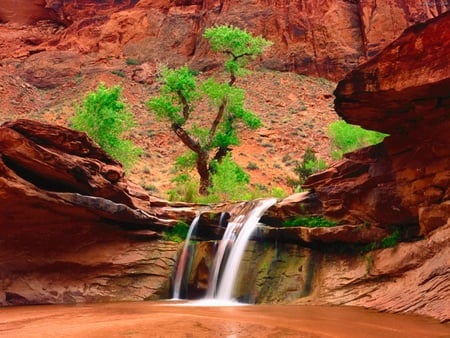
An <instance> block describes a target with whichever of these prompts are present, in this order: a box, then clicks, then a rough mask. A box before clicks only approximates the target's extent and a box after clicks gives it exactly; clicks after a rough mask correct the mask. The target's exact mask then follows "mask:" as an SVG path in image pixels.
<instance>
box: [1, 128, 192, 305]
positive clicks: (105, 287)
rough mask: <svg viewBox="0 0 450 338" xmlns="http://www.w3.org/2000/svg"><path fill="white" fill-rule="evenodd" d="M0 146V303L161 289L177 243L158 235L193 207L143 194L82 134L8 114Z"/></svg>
mask: <svg viewBox="0 0 450 338" xmlns="http://www.w3.org/2000/svg"><path fill="white" fill-rule="evenodd" d="M0 154H1V155H0V237H1V246H0V256H1V257H2V258H1V261H2V269H1V271H0V281H1V282H0V304H1V305H13V304H34V303H36V304H45V303H62V302H64V303H72V302H87V301H90V302H97V301H117V300H142V299H147V298H161V297H167V296H168V295H169V294H168V292H169V284H170V283H169V280H170V276H171V274H172V269H173V267H174V264H175V260H176V255H177V249H178V245H177V244H176V243H171V242H164V241H157V239H158V238H160V236H161V233H160V230H162V229H165V228H168V227H170V226H171V225H173V224H174V223H176V222H177V221H178V220H181V219H185V220H187V221H188V220H189V219H191V218H192V217H193V214H194V211H193V210H192V208H187V207H185V206H182V205H180V206H179V207H175V206H169V205H168V204H167V202H164V201H158V200H157V199H155V198H153V197H151V196H148V195H147V194H146V193H145V192H144V191H143V190H142V189H141V188H139V187H138V186H135V185H134V184H132V183H131V182H129V181H127V180H126V179H125V177H124V172H123V169H122V167H121V165H120V164H119V163H118V162H117V161H115V160H114V159H112V158H111V157H110V156H109V155H107V154H106V153H105V152H104V151H103V150H102V149H100V148H99V147H98V146H97V145H96V144H94V143H93V142H92V141H91V140H90V139H88V138H87V136H86V134H85V133H81V132H77V131H73V130H70V129H67V128H63V127H57V126H50V125H47V124H42V123H38V122H35V121H29V120H18V121H15V122H9V123H6V124H4V125H2V126H1V127H0ZM183 215H184V216H183Z"/></svg>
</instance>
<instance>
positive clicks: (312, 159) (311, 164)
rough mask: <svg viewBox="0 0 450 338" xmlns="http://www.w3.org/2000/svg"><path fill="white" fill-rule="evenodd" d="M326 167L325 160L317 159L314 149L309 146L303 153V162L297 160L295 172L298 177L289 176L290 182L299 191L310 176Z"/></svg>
mask: <svg viewBox="0 0 450 338" xmlns="http://www.w3.org/2000/svg"><path fill="white" fill-rule="evenodd" d="M326 167H327V164H326V163H325V161H324V160H322V159H317V157H316V154H315V153H314V150H312V149H311V148H309V147H308V148H306V150H305V153H304V154H303V158H302V162H301V163H300V162H299V161H295V168H294V173H296V174H297V177H298V178H295V179H294V178H288V184H289V185H290V186H292V187H293V188H294V189H295V190H296V191H297V190H298V189H299V188H300V187H301V185H302V184H303V183H304V182H305V180H306V179H307V178H308V177H309V176H311V175H312V174H314V173H316V172H319V171H321V170H323V169H325V168H326Z"/></svg>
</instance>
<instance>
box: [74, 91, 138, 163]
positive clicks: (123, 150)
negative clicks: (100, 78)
mask: <svg viewBox="0 0 450 338" xmlns="http://www.w3.org/2000/svg"><path fill="white" fill-rule="evenodd" d="M121 94H122V87H121V86H113V87H111V88H107V87H106V86H105V85H104V84H103V83H102V84H100V85H99V86H98V88H97V91H95V92H90V93H88V94H87V95H86V97H85V98H84V99H83V102H82V104H81V106H76V114H75V116H74V117H73V119H72V127H73V128H74V129H77V130H80V131H84V132H86V133H87V134H88V135H89V137H90V138H92V139H93V140H94V141H95V142H97V143H98V145H99V146H100V147H102V148H103V149H104V150H105V151H106V152H107V153H109V154H110V155H111V156H112V157H114V158H116V159H117V160H119V161H120V162H122V164H123V165H124V167H125V168H126V169H128V168H130V167H131V166H132V165H133V164H134V162H135V161H136V160H137V158H138V156H139V155H140V154H141V152H142V150H141V149H140V148H138V147H136V146H134V144H133V142H132V141H131V140H128V139H125V138H124V137H125V136H126V134H127V133H129V132H130V130H131V128H132V127H133V126H134V125H135V122H134V118H133V114H132V113H131V112H130V110H129V108H128V106H127V105H126V104H125V103H124V102H123V100H122V99H121Z"/></svg>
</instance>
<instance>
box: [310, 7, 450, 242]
mask: <svg viewBox="0 0 450 338" xmlns="http://www.w3.org/2000/svg"><path fill="white" fill-rule="evenodd" d="M449 24H450V13H447V14H444V15H442V16H440V17H439V18H437V19H434V20H430V21H428V22H427V23H425V24H421V25H418V26H415V27H413V28H411V29H409V30H407V31H406V32H405V33H404V34H403V35H402V36H401V37H400V38H399V39H398V40H396V41H395V42H394V43H392V44H391V45H389V46H388V47H387V48H386V49H385V50H384V51H383V52H382V53H381V54H380V55H378V56H377V57H375V58H374V59H372V60H371V61H370V62H368V63H366V64H364V65H363V66H361V67H359V68H358V69H356V70H355V71H353V72H351V73H350V74H349V75H348V76H347V77H346V78H345V79H344V80H343V81H341V82H340V83H339V85H338V87H337V89H336V92H335V94H336V101H335V103H336V110H337V111H338V113H339V114H340V115H341V116H342V117H343V118H344V119H346V120H347V121H348V122H350V123H353V124H358V125H361V126H362V127H364V128H368V129H375V130H379V131H382V132H387V133H390V134H391V136H390V137H388V138H387V139H385V141H384V142H383V143H382V144H380V145H377V146H374V147H370V148H366V149H362V150H360V151H358V152H356V153H352V154H348V155H347V156H346V158H345V159H344V160H342V161H340V162H338V163H336V164H335V165H334V166H333V167H332V168H330V169H329V170H327V171H325V172H323V173H320V174H317V175H314V176H312V177H310V178H309V179H308V181H307V182H306V185H305V186H306V187H309V188H312V189H314V191H315V192H316V193H317V195H318V196H319V199H320V200H321V201H322V203H323V208H324V213H325V214H326V215H328V216H330V217H335V218H339V217H341V216H342V215H344V214H345V215H346V216H345V217H348V216H350V217H351V218H352V219H353V220H354V221H355V220H363V221H366V222H369V223H376V224H382V225H384V226H389V225H401V226H404V225H406V224H416V225H419V224H420V226H421V234H422V235H426V233H427V232H429V231H431V230H433V229H434V228H436V227H437V226H438V225H444V224H446V223H447V219H448V217H449V214H447V213H446V210H448V207H447V204H448V200H449V199H450V147H449V141H448V136H447V134H448V130H449V128H450V118H449V117H450V92H449V88H450V65H449V62H448V61H449V57H448V55H450V42H449V41H450V32H449V31H448V30H446V29H445V27H448V25H449ZM433 210H435V212H434V211H433ZM431 215H433V216H431ZM439 215H441V216H439ZM436 217H437V218H438V219H439V220H438V219H436ZM430 218H433V220H432V221H431V220H430ZM417 228H418V227H417Z"/></svg>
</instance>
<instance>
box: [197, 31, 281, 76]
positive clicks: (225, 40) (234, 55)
mask: <svg viewBox="0 0 450 338" xmlns="http://www.w3.org/2000/svg"><path fill="white" fill-rule="evenodd" d="M203 37H205V38H206V39H208V40H209V43H210V45H211V49H212V50H213V51H214V52H219V53H223V54H226V55H228V56H229V58H228V60H227V61H225V69H226V70H227V71H228V72H230V73H238V72H239V70H240V69H241V68H242V67H244V66H246V65H247V64H248V59H249V58H251V59H255V58H256V57H257V56H258V55H260V54H262V52H263V51H264V49H265V48H267V47H269V46H271V45H272V42H271V41H267V40H265V39H264V38H263V37H262V36H256V37H254V36H252V35H251V34H250V33H248V32H247V31H246V30H242V29H240V28H238V27H234V26H231V25H230V26H226V25H225V26H215V27H212V28H208V29H207V30H206V31H205V33H204V34H203Z"/></svg>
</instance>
